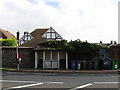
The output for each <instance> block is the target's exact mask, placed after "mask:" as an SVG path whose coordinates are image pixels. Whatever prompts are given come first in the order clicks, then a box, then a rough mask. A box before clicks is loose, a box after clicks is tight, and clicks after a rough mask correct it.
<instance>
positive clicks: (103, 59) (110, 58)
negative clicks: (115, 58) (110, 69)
mask: <svg viewBox="0 0 120 90" xmlns="http://www.w3.org/2000/svg"><path fill="white" fill-rule="evenodd" d="M102 60H112V59H111V58H102Z"/></svg>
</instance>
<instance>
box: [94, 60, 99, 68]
mask: <svg viewBox="0 0 120 90" xmlns="http://www.w3.org/2000/svg"><path fill="white" fill-rule="evenodd" d="M98 65H99V61H98V60H94V70H98Z"/></svg>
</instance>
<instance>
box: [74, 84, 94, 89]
mask: <svg viewBox="0 0 120 90" xmlns="http://www.w3.org/2000/svg"><path fill="white" fill-rule="evenodd" d="M91 85H92V83H88V84H85V85H82V86H78V87H76V88H77V89H79V88H85V87H88V86H91Z"/></svg>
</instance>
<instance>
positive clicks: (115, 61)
mask: <svg viewBox="0 0 120 90" xmlns="http://www.w3.org/2000/svg"><path fill="white" fill-rule="evenodd" d="M118 65H119V64H118V60H117V59H113V60H112V69H113V70H117V69H118V67H119V66H118Z"/></svg>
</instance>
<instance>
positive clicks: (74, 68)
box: [71, 61, 76, 70]
mask: <svg viewBox="0 0 120 90" xmlns="http://www.w3.org/2000/svg"><path fill="white" fill-rule="evenodd" d="M71 69H72V70H76V61H71Z"/></svg>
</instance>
